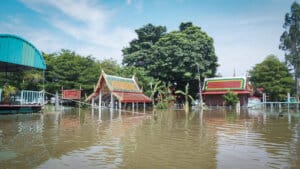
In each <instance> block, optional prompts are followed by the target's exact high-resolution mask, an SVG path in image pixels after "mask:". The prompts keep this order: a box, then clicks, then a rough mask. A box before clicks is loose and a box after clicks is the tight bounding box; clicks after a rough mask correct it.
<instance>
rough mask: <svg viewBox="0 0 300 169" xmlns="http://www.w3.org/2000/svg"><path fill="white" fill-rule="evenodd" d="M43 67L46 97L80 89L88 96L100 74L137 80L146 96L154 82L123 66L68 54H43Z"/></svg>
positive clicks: (144, 73) (141, 70)
mask: <svg viewBox="0 0 300 169" xmlns="http://www.w3.org/2000/svg"><path fill="white" fill-rule="evenodd" d="M43 55H44V58H45V60H46V64H47V70H46V83H45V89H46V91H48V92H50V93H55V91H59V90H61V88H62V87H63V88H64V89H79V88H80V87H81V88H82V89H83V93H84V95H85V94H87V95H89V94H91V93H92V92H93V89H94V86H95V85H96V84H97V82H98V79H99V77H100V74H101V70H103V71H104V72H105V73H107V74H110V75H116V76H122V77H128V78H131V77H132V76H133V75H134V76H135V77H136V79H137V80H138V84H139V86H140V87H141V88H142V89H143V90H144V92H145V93H146V94H148V95H150V94H151V89H150V85H149V84H150V82H152V81H153V82H154V81H155V80H154V79H153V78H151V77H149V76H147V73H146V72H145V70H144V69H143V68H139V67H134V66H127V67H122V66H121V65H119V64H118V63H117V62H116V61H115V60H113V59H106V60H102V61H97V60H96V59H94V58H92V57H90V56H87V57H84V56H80V55H78V54H76V53H75V52H72V51H69V50H64V49H63V50H61V52H58V53H52V54H45V53H44V54H43Z"/></svg>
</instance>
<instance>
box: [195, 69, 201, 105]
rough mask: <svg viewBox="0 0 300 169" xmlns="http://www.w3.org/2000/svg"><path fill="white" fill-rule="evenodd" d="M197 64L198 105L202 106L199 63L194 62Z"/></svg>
mask: <svg viewBox="0 0 300 169" xmlns="http://www.w3.org/2000/svg"><path fill="white" fill-rule="evenodd" d="M196 65H197V70H198V75H199V101H200V103H199V104H200V107H201V108H202V91H201V75H200V70H199V64H198V63H196Z"/></svg>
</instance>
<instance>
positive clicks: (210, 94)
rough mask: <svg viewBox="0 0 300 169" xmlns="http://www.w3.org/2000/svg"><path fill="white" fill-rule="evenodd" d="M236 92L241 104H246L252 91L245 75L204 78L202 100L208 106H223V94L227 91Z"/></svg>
mask: <svg viewBox="0 0 300 169" xmlns="http://www.w3.org/2000/svg"><path fill="white" fill-rule="evenodd" d="M228 91H230V92H233V93H236V94H237V95H238V97H239V100H240V105H241V106H247V104H248V98H249V96H250V94H251V92H252V88H251V86H250V85H249V84H248V81H247V78H246V77H218V78H205V79H204V85H203V92H202V95H203V101H204V102H205V104H206V105H208V106H223V105H224V98H223V96H224V95H225V94H226V93H227V92H228Z"/></svg>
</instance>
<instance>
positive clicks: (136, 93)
mask: <svg viewBox="0 0 300 169" xmlns="http://www.w3.org/2000/svg"><path fill="white" fill-rule="evenodd" d="M103 83H105V84H106V86H107V87H108V89H109V92H111V93H112V94H113V95H114V96H115V97H117V99H118V100H119V101H121V102H123V103H125V102H151V99H150V98H149V97H148V96H146V95H144V94H143V92H142V90H141V89H140V88H139V86H138V85H137V82H136V81H135V79H134V77H132V78H124V77H119V76H112V75H107V74H105V73H104V72H102V74H101V76H100V78H99V80H98V83H97V86H96V89H95V91H94V93H92V94H91V95H90V96H89V97H88V98H87V101H90V100H91V99H92V97H96V96H97V95H99V92H100V90H102V88H103V86H104V85H103ZM101 84H102V85H101Z"/></svg>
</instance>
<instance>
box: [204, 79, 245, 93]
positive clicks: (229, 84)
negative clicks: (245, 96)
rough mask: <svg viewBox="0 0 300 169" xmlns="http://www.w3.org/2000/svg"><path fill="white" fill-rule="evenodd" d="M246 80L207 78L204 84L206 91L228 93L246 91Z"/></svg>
mask: <svg viewBox="0 0 300 169" xmlns="http://www.w3.org/2000/svg"><path fill="white" fill-rule="evenodd" d="M245 82H246V78H244V77H229V78H207V79H205V82H204V91H227V90H246V85H245V84H246V83H245Z"/></svg>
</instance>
